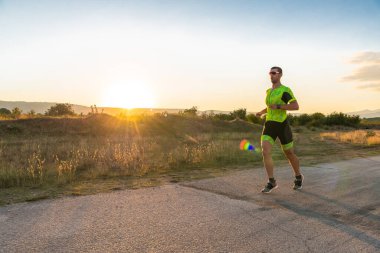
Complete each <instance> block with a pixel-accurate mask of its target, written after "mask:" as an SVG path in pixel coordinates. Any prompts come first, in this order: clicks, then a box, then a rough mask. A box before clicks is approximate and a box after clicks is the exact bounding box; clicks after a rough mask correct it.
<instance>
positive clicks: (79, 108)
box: [0, 101, 180, 115]
mask: <svg viewBox="0 0 380 253" xmlns="http://www.w3.org/2000/svg"><path fill="white" fill-rule="evenodd" d="M56 104H57V103H56V102H25V101H0V108H7V109H9V110H12V109H13V108H15V107H18V108H20V109H21V110H22V111H23V112H24V113H27V112H29V111H30V110H34V111H35V112H36V113H45V112H46V111H47V110H48V109H49V108H50V107H51V106H53V105H56ZM73 109H74V111H75V113H78V114H80V113H83V114H87V113H89V112H91V107H89V106H84V105H76V104H73ZM126 111H129V112H130V113H143V112H146V113H160V112H165V111H166V112H168V113H178V112H179V111H180V109H166V108H157V109H156V108H154V109H150V108H136V109H130V110H126V109H123V108H113V107H98V112H99V113H100V112H103V113H106V114H110V115H118V114H120V113H123V112H126Z"/></svg>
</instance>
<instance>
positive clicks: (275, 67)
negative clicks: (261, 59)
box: [270, 66, 282, 74]
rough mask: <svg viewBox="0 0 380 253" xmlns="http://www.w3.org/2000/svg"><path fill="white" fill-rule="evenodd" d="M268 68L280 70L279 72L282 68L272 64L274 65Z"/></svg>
mask: <svg viewBox="0 0 380 253" xmlns="http://www.w3.org/2000/svg"><path fill="white" fill-rule="evenodd" d="M270 69H271V70H272V69H277V71H278V72H280V73H281V74H282V68H280V67H277V66H274V67H271V68H270Z"/></svg>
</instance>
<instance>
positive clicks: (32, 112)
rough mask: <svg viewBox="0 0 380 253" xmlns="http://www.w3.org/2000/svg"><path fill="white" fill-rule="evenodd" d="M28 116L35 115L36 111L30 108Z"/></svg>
mask: <svg viewBox="0 0 380 253" xmlns="http://www.w3.org/2000/svg"><path fill="white" fill-rule="evenodd" d="M28 116H29V117H34V116H36V111H35V110H33V109H32V110H30V111H29V112H28Z"/></svg>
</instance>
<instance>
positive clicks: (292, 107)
mask: <svg viewBox="0 0 380 253" xmlns="http://www.w3.org/2000/svg"><path fill="white" fill-rule="evenodd" d="M298 109H300V107H299V105H298V102H297V100H294V101H293V102H290V103H289V104H286V105H280V110H287V111H297V110H298Z"/></svg>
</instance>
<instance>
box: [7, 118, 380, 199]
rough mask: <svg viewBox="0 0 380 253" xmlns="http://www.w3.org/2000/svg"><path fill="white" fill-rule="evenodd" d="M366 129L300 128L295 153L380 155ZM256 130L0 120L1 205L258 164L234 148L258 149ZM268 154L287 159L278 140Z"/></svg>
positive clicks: (311, 158) (182, 122)
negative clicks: (248, 146)
mask: <svg viewBox="0 0 380 253" xmlns="http://www.w3.org/2000/svg"><path fill="white" fill-rule="evenodd" d="M363 132H364V133H365V137H363V134H362V132H360V131H359V132H357V133H356V134H354V136H356V139H355V142H347V140H348V138H343V137H342V140H345V141H344V142H343V143H344V144H341V143H340V142H336V141H335V140H338V139H337V138H338V137H337V136H339V138H340V137H341V136H345V135H343V134H344V133H343V132H334V133H322V134H321V135H320V133H319V132H318V131H309V130H307V129H306V128H297V129H294V136H295V150H296V153H297V155H298V156H299V157H300V159H301V163H302V165H303V166H305V165H307V164H313V163H317V162H327V161H333V160H337V159H344V158H352V157H355V156H364V155H368V154H371V155H373V154H380V151H379V149H378V148H377V146H376V145H372V144H379V131H376V132H374V133H372V132H369V133H368V132H366V131H363ZM350 133H351V134H350V135H351V136H352V135H353V134H352V132H350ZM260 134H261V126H258V125H253V124H249V123H246V122H241V121H234V122H226V121H220V120H216V121H215V120H209V119H199V118H184V117H178V116H168V117H163V116H160V115H158V116H157V115H156V116H149V117H142V118H132V119H131V118H129V119H122V120H119V119H116V118H114V117H110V116H96V117H91V118H77V119H71V118H65V119H58V118H57V119H51V118H46V119H41V118H36V119H30V120H14V121H4V122H1V121H0V135H1V136H2V138H1V139H0V189H1V190H0V204H4V203H12V202H18V201H25V200H37V199H41V198H46V197H56V196H60V195H81V194H90V193H96V192H103V191H108V190H113V189H124V188H138V187H144V186H152V185H158V184H161V183H165V182H168V181H172V182H178V181H183V180H190V179H197V178H205V177H210V176H215V175H220V174H222V173H226V172H228V171H233V170H234V169H242V168H252V167H261V166H262V157H261V154H260V153H252V152H249V151H241V150H240V149H239V144H240V141H241V140H242V139H248V140H249V141H250V142H251V143H252V144H253V145H254V146H258V145H259V141H260ZM321 136H322V137H321ZM363 138H364V139H365V140H366V142H365V141H363ZM325 139H326V140H325ZM327 139H328V140H327ZM351 139H352V137H351ZM339 141H340V139H339ZM354 143H355V145H353V144H354ZM357 145H359V147H358V146H357ZM368 145H370V146H374V147H375V148H368ZM321 154H323V155H321ZM273 158H274V161H275V162H276V166H278V165H279V164H286V163H287V162H286V160H285V157H284V155H283V154H282V151H281V149H280V147H279V145H275V147H274V149H273Z"/></svg>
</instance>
